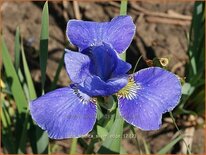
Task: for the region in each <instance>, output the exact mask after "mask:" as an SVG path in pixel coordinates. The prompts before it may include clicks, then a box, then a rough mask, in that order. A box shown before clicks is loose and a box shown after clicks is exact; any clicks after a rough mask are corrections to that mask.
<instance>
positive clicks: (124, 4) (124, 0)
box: [120, 0, 128, 15]
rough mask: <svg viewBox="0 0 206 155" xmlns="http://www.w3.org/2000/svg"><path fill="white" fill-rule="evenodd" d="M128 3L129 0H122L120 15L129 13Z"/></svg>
mask: <svg viewBox="0 0 206 155" xmlns="http://www.w3.org/2000/svg"><path fill="white" fill-rule="evenodd" d="M127 3H128V0H121V6H120V15H126V14H127Z"/></svg>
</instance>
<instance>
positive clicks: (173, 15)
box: [131, 3, 192, 21]
mask: <svg viewBox="0 0 206 155" xmlns="http://www.w3.org/2000/svg"><path fill="white" fill-rule="evenodd" d="M131 7H132V8H134V9H135V10H137V11H140V12H142V13H144V14H145V15H150V16H156V17H163V18H173V19H182V20H189V21H191V20H192V17H191V16H188V15H182V14H179V13H176V12H174V11H171V10H169V11H168V13H162V12H154V11H149V10H147V9H145V8H142V7H140V6H139V5H137V4H136V3H132V4H131Z"/></svg>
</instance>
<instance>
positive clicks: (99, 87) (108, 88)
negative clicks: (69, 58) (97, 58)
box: [79, 76, 128, 96]
mask: <svg viewBox="0 0 206 155" xmlns="http://www.w3.org/2000/svg"><path fill="white" fill-rule="evenodd" d="M127 78H128V77H127V76H123V77H118V78H113V79H109V80H108V81H106V82H105V81H103V80H101V79H100V78H99V77H98V76H91V77H88V78H87V79H86V80H85V81H84V83H83V84H82V85H80V86H79V89H80V90H81V91H82V92H84V93H87V94H88V95H90V96H109V95H112V94H114V93H117V92H118V91H119V90H120V89H122V88H123V87H124V86H125V85H126V84H127Z"/></svg>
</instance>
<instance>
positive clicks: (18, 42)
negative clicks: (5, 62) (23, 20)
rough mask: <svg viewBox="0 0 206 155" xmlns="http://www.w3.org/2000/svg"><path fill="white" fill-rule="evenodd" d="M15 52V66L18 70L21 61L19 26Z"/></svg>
mask: <svg viewBox="0 0 206 155" xmlns="http://www.w3.org/2000/svg"><path fill="white" fill-rule="evenodd" d="M14 54H15V61H14V66H15V69H16V71H18V69H19V61H20V35H19V27H17V28H16V35H15V45H14Z"/></svg>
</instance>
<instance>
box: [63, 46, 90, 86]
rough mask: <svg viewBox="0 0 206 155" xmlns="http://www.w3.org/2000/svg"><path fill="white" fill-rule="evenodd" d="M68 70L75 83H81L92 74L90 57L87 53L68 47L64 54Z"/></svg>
mask: <svg viewBox="0 0 206 155" xmlns="http://www.w3.org/2000/svg"><path fill="white" fill-rule="evenodd" d="M64 62H65V66H66V71H67V73H68V75H69V77H70V79H71V80H72V82H74V83H80V82H82V81H84V79H85V78H86V77H87V76H88V75H90V73H89V66H90V59H89V57H88V56H87V55H84V54H82V53H79V52H73V51H70V50H67V49H66V53H65V56H64Z"/></svg>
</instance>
